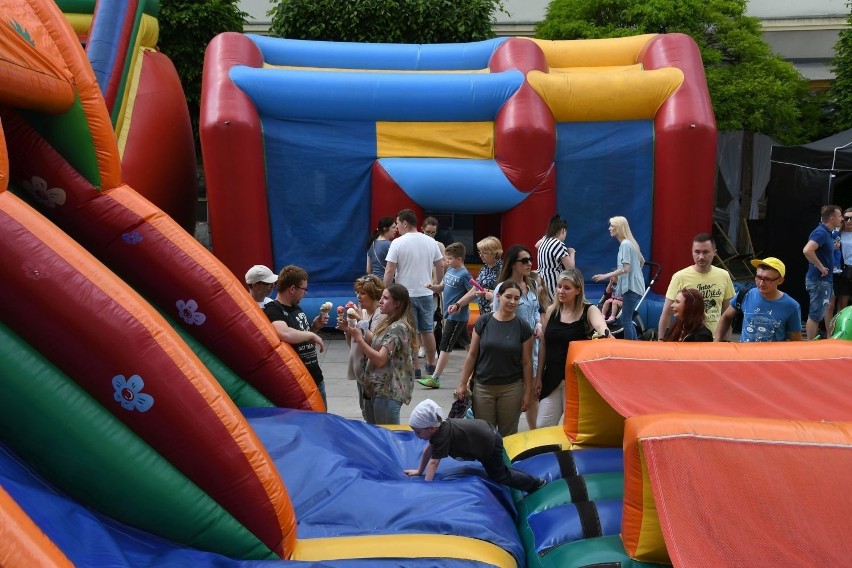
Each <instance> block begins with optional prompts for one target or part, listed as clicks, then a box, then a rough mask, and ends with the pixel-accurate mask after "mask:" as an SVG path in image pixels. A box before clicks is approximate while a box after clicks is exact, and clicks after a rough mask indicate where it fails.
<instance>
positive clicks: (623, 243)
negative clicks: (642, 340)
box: [592, 216, 645, 339]
mask: <svg viewBox="0 0 852 568" xmlns="http://www.w3.org/2000/svg"><path fill="white" fill-rule="evenodd" d="M609 234H610V236H611V237H613V238H615V239H618V257H617V259H616V266H617V267H618V268H616V269H615V270H613V271H612V272H607V273H606V274H595V275H594V276H592V280H594V281H595V282H601V281H604V280H609V279H610V278H612V277H613V276H615V277H616V278H617V279H618V280H617V283H616V286H615V291H614V292H613V294H614V295H616V296H620V297H621V298H622V304H621V315H620V316H619V319H620V323H621V325H622V326H623V327H624V339H638V337H637V335H636V327H634V325H633V312H634V311H635V310H636V306H637V305H638V304H639V298H641V297H642V294H643V293H644V292H645V277H644V276H643V275H642V265H644V264H645V257H643V256H642V251H641V250H639V243H637V242H636V238H635V237H634V236H633V233H632V232H630V225H629V224H628V223H627V219H626V218H624V217H621V216H616V217H612V218H611V219H610V220H609Z"/></svg>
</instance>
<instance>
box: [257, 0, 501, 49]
mask: <svg viewBox="0 0 852 568" xmlns="http://www.w3.org/2000/svg"><path fill="white" fill-rule="evenodd" d="M498 10H501V11H502V10H503V5H502V3H501V1H500V0H278V3H277V5H275V6H274V7H273V8H272V9H271V10H270V11H269V15H270V16H272V26H271V27H270V30H269V34H270V35H272V36H276V37H286V38H292V39H312V40H325V41H351V42H374V43H456V42H467V41H479V40H483V39H487V38H490V37H494V32H493V31H492V30H491V22H492V16H493V15H494V13H495V12H496V11H498Z"/></svg>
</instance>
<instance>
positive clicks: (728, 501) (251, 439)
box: [0, 0, 852, 568]
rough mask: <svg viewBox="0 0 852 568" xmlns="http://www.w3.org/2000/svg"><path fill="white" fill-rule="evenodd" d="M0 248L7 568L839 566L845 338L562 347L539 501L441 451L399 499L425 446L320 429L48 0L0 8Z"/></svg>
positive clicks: (538, 444)
mask: <svg viewBox="0 0 852 568" xmlns="http://www.w3.org/2000/svg"><path fill="white" fill-rule="evenodd" d="M0 243H2V246H0V564H2V565H3V566H4V567H6V566H10V567H15V568H17V567H27V568H29V567H31V566H81V567H88V566H105V565H109V566H117V567H122V566H127V567H142V566H175V567H178V566H180V567H183V566H219V567H223V568H230V567H240V566H246V567H248V566H252V567H257V566H268V565H274V566H313V567H318V568H323V567H325V566H333V567H343V568H367V567H378V568H382V567H383V566H399V565H404V566H410V567H412V568H421V567H422V568H425V567H426V566H438V567H447V568H449V567H462V568H468V567H469V568H480V567H484V566H498V567H511V566H560V567H565V566H568V567H577V568H580V567H588V566H601V565H608V566H620V567H625V568H627V567H635V566H645V565H649V566H650V564H648V563H649V562H658V561H662V562H667V561H671V562H673V563H674V564H676V565H696V564H698V563H700V562H699V558H700V559H708V558H710V559H713V561H714V562H713V565H715V566H722V565H731V566H734V565H736V566H742V565H773V566H784V565H802V564H807V563H813V564H814V565H820V566H833V565H842V564H843V563H844V562H845V561H846V560H847V559H848V558H849V553H850V552H852V551H850V550H849V545H848V544H847V541H848V539H845V538H841V537H842V536H845V535H842V534H838V531H842V530H843V529H844V528H845V526H846V525H845V520H846V516H847V513H848V510H849V509H850V505H852V503H850V501H849V500H850V497H849V492H848V491H847V490H846V487H845V485H846V484H845V483H843V482H844V481H845V478H846V475H845V473H846V472H847V471H848V470H849V467H850V466H852V460H850V456H852V454H850V449H852V440H851V439H850V432H849V428H850V425H849V422H850V421H852V408H850V405H849V404H847V403H846V400H847V398H848V397H846V393H848V392H849V388H850V386H852V385H850V384H849V382H850V376H849V374H848V373H842V372H841V373H837V374H836V375H834V374H832V373H831V372H830V369H843V368H846V365H848V364H849V363H850V358H852V356H850V352H849V349H848V344H847V343H846V342H841V341H837V340H828V341H820V342H814V343H805V342H802V343H801V344H797V345H789V344H788V345H753V346H744V345H734V344H724V345H709V346H702V347H701V348H697V347H694V348H693V347H689V346H686V347H684V346H683V345H668V344H661V343H654V344H647V343H641V344H640V343H638V342H622V341H615V340H611V341H592V342H581V343H579V344H575V345H572V346H571V351H570V353H569V360H568V363H567V366H566V377H567V379H566V384H567V388H566V391H567V392H568V394H567V401H568V404H567V412H566V419H565V426H564V427H560V428H551V429H544V430H537V431H534V432H531V433H529V434H526V435H521V436H516V437H513V438H509V439H507V441H506V444H507V446H506V447H507V450H508V453H509V455H510V456H511V457H512V458H513V459H514V460H515V462H516V464H517V466H518V467H521V468H525V469H527V470H528V471H532V472H535V473H537V474H538V475H542V476H545V477H547V478H548V479H549V480H550V481H551V483H550V484H549V485H548V486H547V487H545V488H543V489H542V490H540V491H539V492H537V493H535V494H533V495H530V496H523V495H520V494H517V493H509V492H508V491H507V490H506V489H505V488H503V487H501V486H498V485H496V484H494V483H493V482H490V481H489V480H487V479H483V478H482V470H481V468H479V467H477V466H476V465H475V464H470V463H466V462H456V461H454V460H449V459H448V460H444V461H443V462H442V464H441V467H440V468H439V481H437V482H433V483H425V482H422V481H419V480H411V479H408V478H407V477H406V476H405V475H404V474H403V473H402V469H403V468H404V467H410V465H411V464H414V463H416V462H417V460H418V459H419V455H420V452H421V450H422V444H423V442H422V441H419V440H417V439H416V438H415V437H414V435H413V433H412V432H411V431H407V430H405V429H401V430H391V429H385V428H379V427H374V426H370V425H367V424H364V423H361V422H354V421H348V420H345V419H342V418H340V417H336V416H333V415H328V414H325V413H322V412H313V411H312V410H320V409H322V402H321V399H320V397H319V394H318V393H317V391H316V388H315V387H314V386H313V383H312V382H311V380H310V378H309V376H308V375H307V373H306V372H305V370H304V367H303V366H302V365H301V363H300V362H299V361H298V359H296V358H295V355H294V354H293V352H292V349H290V348H289V346H286V345H282V344H280V343H279V342H278V341H277V338H276V336H275V334H274V333H273V332H272V329H271V326H270V325H269V323H268V322H267V321H266V320H265V318H264V317H263V315H262V313H261V312H260V310H259V309H258V308H257V305H256V304H255V303H254V302H253V300H251V298H250V297H249V296H248V294H247V292H246V291H245V290H244V288H243V286H242V285H241V284H240V283H239V282H238V281H237V280H235V279H234V278H233V277H232V276H231V275H230V272H229V271H228V269H227V268H226V267H225V266H224V265H222V264H221V263H219V262H218V261H217V260H216V259H214V258H213V257H212V256H211V255H210V254H209V253H208V252H207V251H206V249H204V248H203V247H201V246H200V245H199V244H198V243H195V241H193V239H192V238H191V237H190V236H189V235H188V234H186V232H185V231H183V230H182V229H181V228H180V227H179V226H178V225H177V224H176V223H175V222H174V221H173V220H171V219H170V218H168V217H167V216H166V215H164V214H163V213H162V211H160V210H159V209H158V208H157V207H155V206H154V205H152V204H151V203H150V202H148V201H147V200H145V199H144V198H142V197H140V196H139V195H138V194H137V193H136V192H135V191H134V190H133V189H132V188H131V187H130V186H128V185H127V184H125V183H124V182H123V181H122V178H121V175H120V168H119V153H118V147H117V142H116V138H115V134H114V132H113V128H112V124H111V122H110V120H109V114H108V112H107V106H106V105H105V104H104V101H103V97H102V94H101V88H99V86H98V84H97V81H96V78H95V75H94V72H93V71H92V68H91V66H90V65H89V63H88V60H87V58H86V54H85V53H84V51H83V49H82V47H81V46H80V43H79V41H78V38H77V36H76V35H75V33H74V32H73V31H72V29H71V28H70V27H69V26H68V24H67V22H66V21H65V19H64V18H63V16H62V14H61V12H60V11H59V9H58V8H57V6H56V5H55V4H54V3H53V2H51V1H50V0H14V1H13V0H0ZM130 284H132V285H133V287H132V288H131V286H130ZM843 321H844V322H847V321H848V320H846V319H844V320H843ZM171 322H176V325H177V326H178V327H177V328H175V327H173V326H172V325H171ZM839 323H840V322H839ZM841 327H842V329H846V330H848V326H846V324H845V323H844V324H843V326H841ZM583 343H584V344H583ZM815 369H816V370H819V369H827V370H826V372H815ZM282 406H287V407H289V408H280V407H282ZM720 416H724V417H725V418H720ZM803 487H806V488H807V491H803V490H802V488H803ZM696 504H699V505H700V506H696ZM767 511H771V513H768V512H767ZM746 529H749V530H746ZM790 534H796V535H802V538H803V540H802V541H801V542H798V541H797V542H796V546H795V548H794V547H791V546H787V543H789V542H790V539H789V535H790ZM767 539H770V540H769V542H770V543H771V546H767V545H766V543H767ZM802 542H804V543H807V546H806V547H803V545H802Z"/></svg>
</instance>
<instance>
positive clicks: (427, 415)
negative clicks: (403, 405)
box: [408, 398, 444, 428]
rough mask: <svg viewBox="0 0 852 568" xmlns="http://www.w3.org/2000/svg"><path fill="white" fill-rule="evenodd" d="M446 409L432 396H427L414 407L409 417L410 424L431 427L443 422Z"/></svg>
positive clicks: (413, 426)
mask: <svg viewBox="0 0 852 568" xmlns="http://www.w3.org/2000/svg"><path fill="white" fill-rule="evenodd" d="M443 415H444V411H443V410H441V407H440V406H438V405H437V403H435V401H434V400H432V399H431V398H427V399H426V400H424V401H423V402H421V403H420V404H418V405H417V406H415V407H414V410H412V411H411V416H409V418H408V425H409V426H411V427H412V428H429V427H432V426H437V425H438V424H440V423H441V418H442V417H443Z"/></svg>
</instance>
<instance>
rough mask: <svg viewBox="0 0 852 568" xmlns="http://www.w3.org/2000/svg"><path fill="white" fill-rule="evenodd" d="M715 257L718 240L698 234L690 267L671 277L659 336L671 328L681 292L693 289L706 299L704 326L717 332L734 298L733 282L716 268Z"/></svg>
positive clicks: (729, 276)
mask: <svg viewBox="0 0 852 568" xmlns="http://www.w3.org/2000/svg"><path fill="white" fill-rule="evenodd" d="M715 257H716V241H715V240H714V239H713V236H712V235H711V234H709V233H698V234H697V235H695V236H694V237H693V238H692V261H693V264H692V265H691V266H687V267H686V268H684V269H683V270H678V271H677V272H675V273H674V274H673V275H672V279H671V282H669V287H668V289H667V290H666V299H665V300H664V302H663V312H662V314H661V315H660V325H659V327H658V330H657V331H658V334H657V337H660V338H662V337H664V336H665V335H666V330H667V329H668V328H669V327H670V325H671V323H672V321H671V319H672V314H673V306H672V304H673V303H674V301H675V299H676V297H677V295H678V294H680V293H681V291H682V290H684V289H687V288H690V289H696V290H698V291H699V292H700V293H701V296H702V299H703V312H704V325H705V326H706V327H707V330H708V331H709V332H710V334H711V338H712V334H713V333H714V332H715V331H716V326H717V325H718V323H719V318H720V317H721V315H722V313H723V312H724V311H725V310H727V309H728V306H729V305H730V303H731V298H733V297H734V283H733V281H732V280H731V275H730V274H729V273H728V271H727V270H723V269H721V268H718V267H716V266H713V259H714V258H715Z"/></svg>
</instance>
